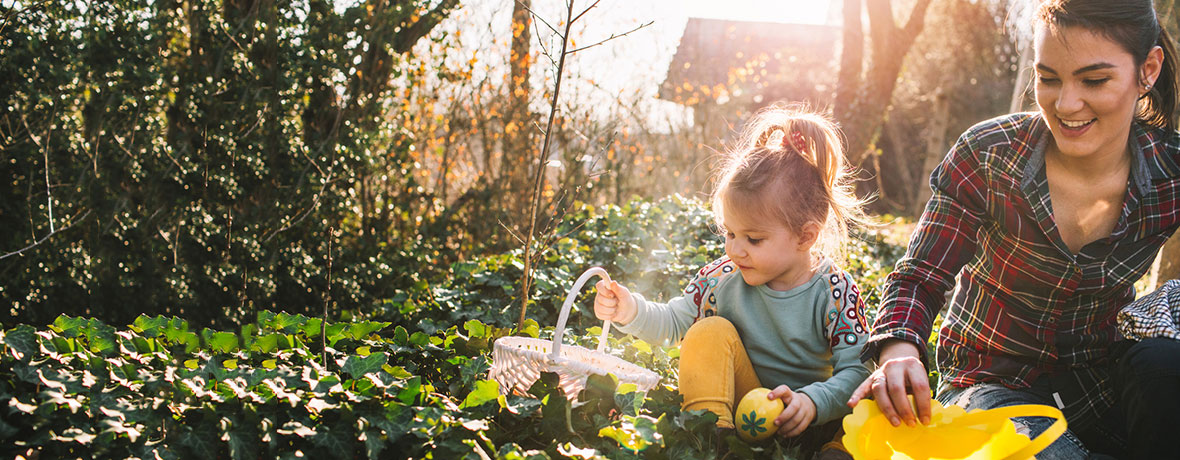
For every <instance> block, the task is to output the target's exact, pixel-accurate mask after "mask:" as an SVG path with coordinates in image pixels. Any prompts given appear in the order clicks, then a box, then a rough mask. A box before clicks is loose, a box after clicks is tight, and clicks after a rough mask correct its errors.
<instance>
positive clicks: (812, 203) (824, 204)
mask: <svg viewBox="0 0 1180 460" xmlns="http://www.w3.org/2000/svg"><path fill="white" fill-rule="evenodd" d="M738 146H739V148H738V149H737V150H736V151H733V152H730V154H729V158H728V161H727V162H726V164H724V165H723V167H722V169H721V171H720V172H721V174H720V180H719V181H718V184H717V190H716V191H715V192H714V195H713V211H714V216H715V219H716V220H717V222H718V224H719V225H722V226H723V225H724V222H723V220H722V211H723V210H724V208H725V207H726V206H741V207H743V208H746V209H747V210H753V211H754V212H758V213H759V214H760V215H766V216H767V217H770V218H775V219H777V220H779V221H781V222H783V223H785V224H786V225H787V227H788V228H790V229H791V230H792V231H795V232H799V231H801V230H802V229H803V227H804V226H805V225H807V224H808V223H810V222H814V223H817V224H819V225H820V226H821V227H822V228H823V231H822V232H821V234H820V237H819V239H818V240H817V242H816V245H815V246H814V248H815V250H817V251H819V252H821V253H823V254H825V255H827V256H829V257H832V258H834V259H836V260H837V261H840V260H842V259H843V257H844V255H845V250H844V247H845V246H846V245H847V243H848V240H849V228H850V227H851V226H859V225H864V224H866V223H868V220H867V218H866V217H865V214H864V211H863V209H862V208H863V205H864V200H861V199H859V198H857V197H856V194H855V190H854V188H853V187H852V184H851V177H852V173H851V171H850V168H849V167H848V166H847V164H846V163H845V159H844V149H843V139H842V138H841V135H840V131H839V129H838V128H837V127H836V124H835V123H834V122H832V121H831V120H830V119H828V118H827V117H825V116H824V115H822V114H819V113H816V112H813V111H811V110H809V109H807V108H806V107H805V106H801V105H791V106H772V107H769V108H766V109H763V110H762V111H760V112H758V113H757V114H755V115H754V117H753V118H752V119H751V120H750V121H749V122H748V123H747V124H746V127H745V129H744V130H743V133H742V136H741V138H740V140H739V143H738ZM735 194H738V195H741V196H740V197H736V196H734V195H735ZM751 205H753V206H756V207H757V209H752V208H751Z"/></svg>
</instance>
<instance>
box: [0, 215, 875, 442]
mask: <svg viewBox="0 0 1180 460" xmlns="http://www.w3.org/2000/svg"><path fill="white" fill-rule="evenodd" d="M708 222H709V216H708V214H707V212H705V211H704V208H703V207H701V206H700V204H699V203H697V202H695V201H692V200H685V199H682V198H678V197H671V198H668V199H665V200H661V201H658V202H655V203H649V202H643V201H634V202H631V203H629V204H627V205H625V206H622V207H603V208H601V209H594V208H590V207H586V206H583V207H579V208H578V209H577V210H576V211H575V212H573V213H571V214H570V215H569V216H568V218H567V219H566V223H565V224H563V227H562V231H563V232H564V233H563V237H562V238H560V239H558V240H557V241H556V243H555V244H554V245H553V246H552V247H551V248H550V249H549V251H548V252H546V253H545V257H546V260H545V263H544V264H542V265H541V269H540V273H539V274H538V295H537V296H535V299H536V300H537V305H534V308H533V309H532V312H533V314H532V315H531V316H532V317H534V318H540V319H541V320H542V321H537V320H533V319H530V320H528V321H526V324H525V325H524V327H523V328H521V329H520V330H519V331H516V332H515V334H518V335H523V336H529V337H539V338H544V339H551V338H552V336H553V334H554V331H553V328H552V327H551V326H548V327H541V326H540V325H539V324H538V323H539V322H540V323H541V324H546V325H549V324H552V323H554V322H555V320H556V311H555V309H556V306H557V305H558V304H559V302H560V301H561V300H563V299H564V291H565V290H566V289H567V287H568V285H569V284H570V283H572V279H571V278H572V277H573V276H574V275H576V274H578V273H580V272H581V271H582V270H583V269H585V268H586V267H588V266H590V265H603V266H605V267H606V268H607V269H608V270H610V271H611V273H613V274H615V275H616V276H617V277H618V278H619V279H620V280H621V281H624V282H628V284H631V285H634V286H642V287H643V289H648V290H650V291H651V292H653V293H655V292H658V293H661V294H663V295H664V296H670V295H673V294H674V293H676V292H678V291H679V289H681V287H682V285H683V284H684V283H685V282H686V280H687V277H688V276H691V275H692V273H693V272H695V270H696V269H697V267H698V266H699V265H701V264H703V263H705V262H707V261H709V260H711V259H712V258H714V257H716V256H718V255H720V251H721V245H720V239H718V238H717V237H716V236H715V235H713V233H712V232H711V231H710V230H709V226H708ZM655 251H667V252H668V255H667V256H661V257H666V259H664V260H659V259H653V258H652V253H653V252H655ZM852 252H853V255H852V256H850V259H851V262H850V266H851V267H853V268H854V271H853V273H857V271H856V270H860V271H863V272H864V274H863V275H862V276H861V280H860V283H861V289H862V291H863V292H865V293H866V298H869V297H870V295H871V294H870V293H873V292H875V291H876V290H877V285H878V284H879V282H880V281H881V279H882V278H881V277H880V275H881V274H882V273H884V272H885V271H887V267H889V266H891V265H892V262H891V261H887V260H882V259H884V258H888V257H892V256H895V255H896V254H898V253H899V250H898V249H897V248H893V247H890V246H888V245H886V244H885V243H883V242H882V240H881V239H880V238H878V237H875V236H873V235H868V237H867V241H866V242H863V243H858V245H857V246H856V248H854V251H852ZM450 271H451V273H452V274H453V276H454V277H453V278H452V279H450V280H448V281H447V282H445V283H441V284H436V285H432V284H431V283H429V282H427V281H425V280H422V281H420V282H419V283H418V285H417V286H415V287H414V288H413V289H409V290H406V291H404V292H402V293H401V295H400V297H398V298H393V299H390V300H388V301H386V302H385V303H384V304H383V305H384V309H383V310H382V313H381V315H380V316H382V317H383V318H385V319H388V321H373V320H372V319H366V318H364V317H361V316H356V315H358V314H360V312H352V313H351V314H352V315H353V316H354V319H353V320H351V321H347V322H334V323H330V324H324V323H323V322H322V321H321V320H320V319H316V318H309V317H306V316H302V315H290V314H286V313H272V312H262V313H259V314H258V315H257V318H256V319H255V320H254V321H253V322H251V323H249V324H246V325H243V326H242V327H241V328H239V329H236V330H215V329H207V328H204V329H203V328H198V327H196V326H192V325H190V324H189V323H188V322H186V321H184V320H181V319H178V318H175V317H162V316H155V317H149V316H141V317H139V318H137V319H135V320H134V322H132V323H131V324H130V325H128V326H127V327H125V328H120V329H116V328H114V327H111V326H109V325H107V324H106V323H103V322H101V321H98V320H94V319H84V318H76V317H70V316H60V317H58V318H57V319H56V320H54V321H53V323H52V324H50V325H49V326H47V327H45V328H34V327H32V326H28V325H19V326H16V327H13V328H10V329H8V330H5V331H3V333H2V334H0V446H4V447H0V453H2V454H3V455H6V456H16V455H23V456H26V457H31V456H36V455H39V456H41V457H43V458H58V457H78V456H101V457H140V458H147V457H159V458H197V457H200V458H235V459H236V458H259V457H282V458H294V457H296V456H298V455H302V456H304V457H313V458H318V457H333V458H335V457H349V458H488V457H496V458H574V457H576V458H640V457H642V458H702V459H703V458H714V457H715V455H716V452H717V451H718V449H719V448H721V446H720V444H722V443H724V444H726V448H727V449H729V451H730V452H731V453H732V455H733V456H734V457H737V458H753V457H766V456H770V457H773V458H795V457H797V455H798V451H797V450H796V449H795V448H793V447H792V446H790V445H789V444H788V443H785V442H783V441H782V440H781V439H774V440H770V441H767V442H763V443H757V444H745V443H742V442H740V441H737V440H736V438H731V439H718V438H717V437H716V435H715V433H714V423H715V422H716V417H715V416H714V415H712V414H711V413H707V412H683V411H681V410H680V401H681V399H680V396H679V395H678V393H677V390H676V387H675V384H676V370H675V369H676V366H677V360H678V358H679V350H678V349H676V348H667V347H660V346H653V345H651V344H648V343H645V342H642V341H639V340H637V339H634V338H633V337H629V336H618V335H616V336H613V337H610V338H609V339H608V344H607V345H608V350H609V352H610V353H612V354H614V355H617V356H621V357H623V358H624V359H627V360H628V361H631V362H634V363H636V364H639V365H641V366H644V367H646V368H648V369H651V370H653V371H655V372H656V373H658V374H659V375H660V376H661V377H662V381H661V383H660V385H658V386H657V387H656V388H655V389H653V390H651V391H649V392H647V393H642V392H636V391H634V388H633V387H628V386H620V385H618V383H617V381H615V380H614V379H613V378H610V377H595V378H593V379H592V380H591V382H590V384H589V385H587V390H585V391H584V392H583V393H582V394H581V395H579V401H580V402H578V403H577V404H571V403H570V402H569V401H568V400H567V399H566V398H565V395H563V394H561V390H560V388H559V387H557V386H556V385H555V380H554V378H555V377H556V376H554V375H546V376H543V377H542V379H541V380H539V381H538V383H537V384H535V385H534V386H533V388H532V389H531V390H530V392H531V394H532V397H522V396H517V395H508V396H504V395H501V394H500V393H499V385H498V384H497V383H496V382H494V381H491V380H487V372H488V369H489V368H490V364H491V361H492V356H491V349H492V347H493V343H494V341H495V340H496V339H497V338H499V337H503V336H505V335H508V334H511V333H514V332H513V329H514V328H515V326H516V325H515V324H514V323H515V321H514V318H515V317H516V314H515V311H514V310H511V309H509V311H504V307H505V306H510V307H511V306H512V304H511V300H512V299H513V290H514V287H513V286H515V283H516V281H517V279H518V275H519V271H520V266H519V255H518V254H516V253H509V254H502V255H496V256H488V257H482V258H479V259H476V260H475V261H473V262H467V263H459V264H455V265H453V266H452V267H451V268H450ZM631 280H633V281H631ZM587 295H589V294H588V293H587ZM582 300H583V303H582V305H586V301H588V299H585V298H584V299H582ZM574 318H575V320H574V321H571V323H570V324H571V328H572V330H573V332H567V333H566V335H565V337H566V342H567V343H574V344H578V345H582V346H585V347H588V348H593V347H595V346H596V345H597V340H598V334H599V333H600V332H601V330H600V329H599V327H598V325H599V324H600V323H598V322H597V321H594V320H593V319H592V317H591V316H590V314H589V313H588V312H582V313H580V314H578V315H577V316H575V317H574Z"/></svg>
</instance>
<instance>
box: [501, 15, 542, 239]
mask: <svg viewBox="0 0 1180 460" xmlns="http://www.w3.org/2000/svg"><path fill="white" fill-rule="evenodd" d="M531 6H532V0H516V2H514V3H513V6H512V42H511V49H510V50H509V55H508V66H509V70H510V72H511V73H510V78H509V82H508V95H507V96H508V97H507V109H506V110H505V111H504V119H503V126H504V137H503V138H502V140H503V142H502V144H501V150H502V155H503V156H502V157H501V162H500V170H501V173H500V177H502V178H504V184H505V186H506V187H507V190H505V191H504V193H501V194H499V197H500V199H501V200H502V203H501V205H500V208H501V209H503V210H505V211H506V212H507V214H508V215H507V216H506V217H507V218H508V219H510V220H509V221H507V222H505V223H506V224H509V225H511V226H513V227H514V231H516V232H517V234H520V231H521V229H522V228H524V225H525V216H526V215H527V213H526V212H525V211H526V208H525V205H526V204H527V202H528V200H523V199H521V198H522V197H525V196H528V193H529V191H530V190H531V178H532V176H533V175H532V174H531V173H530V169H532V168H531V166H532V162H533V159H534V157H535V155H534V153H533V152H534V147H533V135H532V134H533V132H534V128H533V119H532V117H531V116H530V112H529V95H530V93H531V87H530V85H529V72H530V69H531V68H532V55H531V54H530V53H529V45H530V41H531V39H532V33H531V30H532V14H531V13H530V12H529V8H531ZM546 160H547V159H544V158H543V159H541V162H542V163H544V162H545V161H546ZM538 167H541V166H540V165H538Z"/></svg>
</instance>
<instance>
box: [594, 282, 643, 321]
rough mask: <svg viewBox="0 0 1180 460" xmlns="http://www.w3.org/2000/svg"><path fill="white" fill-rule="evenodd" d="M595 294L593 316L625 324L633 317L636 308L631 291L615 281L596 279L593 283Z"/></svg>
mask: <svg viewBox="0 0 1180 460" xmlns="http://www.w3.org/2000/svg"><path fill="white" fill-rule="evenodd" d="M594 287H595V288H596V289H597V291H598V292H597V294H595V296H594V316H595V317H596V318H598V319H600V320H603V321H607V320H609V321H613V322H615V323H617V324H619V325H623V326H625V325H627V324H628V323H630V322H631V320H633V319H635V314H636V313H637V311H636V310H637V308H636V307H635V299H633V298H632V297H631V291H630V290H628V289H627V288H626V287H623V285H621V284H619V283H618V282H617V281H614V280H611V281H609V282H608V281H606V280H598V283H596V284H595V285H594Z"/></svg>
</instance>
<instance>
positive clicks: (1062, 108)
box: [1054, 84, 1085, 115]
mask: <svg viewBox="0 0 1180 460" xmlns="http://www.w3.org/2000/svg"><path fill="white" fill-rule="evenodd" d="M1084 105H1085V103H1084V102H1083V101H1082V91H1081V88H1078V85H1072V84H1062V85H1061V91H1059V92H1058V93H1057V102H1056V103H1055V104H1054V108H1055V109H1057V114H1058V115H1061V114H1070V113H1075V112H1078V111H1080V110H1082V107H1083V106H1084Z"/></svg>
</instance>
